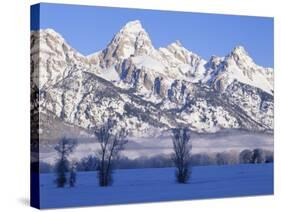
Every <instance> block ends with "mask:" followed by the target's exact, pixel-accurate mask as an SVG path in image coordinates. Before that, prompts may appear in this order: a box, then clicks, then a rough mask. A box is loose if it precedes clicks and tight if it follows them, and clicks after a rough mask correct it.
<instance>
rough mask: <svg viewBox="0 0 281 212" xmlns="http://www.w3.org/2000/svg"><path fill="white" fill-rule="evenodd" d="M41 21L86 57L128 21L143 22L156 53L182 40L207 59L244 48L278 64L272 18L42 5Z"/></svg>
mask: <svg viewBox="0 0 281 212" xmlns="http://www.w3.org/2000/svg"><path fill="white" fill-rule="evenodd" d="M40 20H41V22H40V28H41V29H44V28H53V29H54V30H55V31H57V32H59V33H60V34H61V35H62V36H63V37H64V38H65V39H66V41H67V42H68V43H69V44H70V45H71V46H72V47H73V48H75V49H76V50H78V51H79V52H81V53H82V54H84V55H88V54H91V53H94V52H96V51H98V50H101V49H103V48H105V47H106V45H107V44H108V43H109V42H110V40H111V39H112V37H113V36H114V34H115V33H117V32H118V31H119V30H120V29H121V28H122V27H123V26H124V25H125V24H126V23H127V22H129V21H132V20H140V21H141V23H142V25H143V27H144V28H145V30H146V31H147V32H148V34H149V35H150V38H151V40H152V43H153V45H154V46H155V47H156V48H158V47H165V46H167V45H168V44H170V43H172V42H174V41H176V40H180V42H181V43H182V44H183V45H184V46H185V47H186V48H187V49H189V50H191V51H193V52H195V53H197V54H198V55H200V56H201V57H203V58H204V59H206V60H208V59H209V58H210V57H211V56H212V55H218V56H225V55H227V54H228V53H229V52H230V51H231V50H232V49H233V48H234V47H235V46H237V45H243V46H244V47H245V49H246V50H247V51H248V53H249V54H250V56H251V57H252V58H253V59H254V61H255V62H256V63H257V64H259V65H262V66H266V67H273V64H274V61H273V48H274V47H273V46H274V44H273V18H265V17H251V16H231V15H214V14H202V13H188V12H167V11H155V10H140V9H121V8H108V7H94V6H77V5H64V4H46V3H44V4H41V7H40ZM31 29H32V30H35V29H36V26H35V25H34V24H33V23H32V24H31Z"/></svg>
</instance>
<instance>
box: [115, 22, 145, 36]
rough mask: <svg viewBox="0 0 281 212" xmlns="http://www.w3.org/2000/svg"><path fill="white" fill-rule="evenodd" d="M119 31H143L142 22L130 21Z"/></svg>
mask: <svg viewBox="0 0 281 212" xmlns="http://www.w3.org/2000/svg"><path fill="white" fill-rule="evenodd" d="M120 31H127V32H132V33H139V32H141V31H145V30H144V28H143V27H142V24H141V22H140V21H139V20H134V21H130V22H128V23H127V24H125V26H124V27H123V28H122V29H121V30H120Z"/></svg>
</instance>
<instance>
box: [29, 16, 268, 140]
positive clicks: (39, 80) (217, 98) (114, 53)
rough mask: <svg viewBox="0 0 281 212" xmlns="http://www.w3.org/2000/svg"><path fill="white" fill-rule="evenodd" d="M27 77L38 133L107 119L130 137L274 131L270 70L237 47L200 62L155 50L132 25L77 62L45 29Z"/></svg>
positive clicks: (175, 47)
mask: <svg viewBox="0 0 281 212" xmlns="http://www.w3.org/2000/svg"><path fill="white" fill-rule="evenodd" d="M89 45H90V44H89ZM31 71H32V72H31V78H32V92H33V94H34V93H38V94H39V98H38V102H36V103H34V104H39V105H40V111H39V113H40V114H41V116H40V118H41V123H42V124H41V126H44V125H48V126H44V127H41V128H42V130H43V128H44V129H45V128H47V129H48V128H52V127H53V128H55V127H56V126H57V125H55V124H51V123H54V120H56V123H57V122H60V123H61V124H64V125H66V126H71V127H76V128H79V129H81V130H84V131H87V130H89V129H91V128H92V127H95V126H97V125H100V124H102V123H103V122H104V121H105V120H106V119H107V118H108V117H113V118H115V119H117V120H118V121H119V126H123V127H126V128H127V129H128V130H129V131H130V132H131V133H132V134H134V135H136V136H151V135H156V134H158V133H162V132H163V131H165V130H168V129H169V128H172V127H178V126H187V127H189V128H190V129H191V130H193V131H195V132H200V133H204V132H217V131H219V130H221V129H225V128H235V129H245V130H250V131H268V132H272V131H273V69H271V68H263V67H261V66H258V65H256V64H255V63H254V61H253V60H252V59H251V57H250V56H249V55H248V53H247V52H246V50H245V49H244V48H243V47H242V46H238V47H235V48H234V49H233V50H232V51H231V52H230V53H229V54H228V55H227V56H225V57H216V56H212V57H211V58H210V59H209V60H208V61H206V60H204V59H202V58H201V57H200V56H198V55H197V54H195V53H193V52H191V51H189V50H187V49H186V48H185V47H183V46H182V44H181V43H180V42H179V41H175V42H174V43H172V44H170V45H168V46H167V47H163V48H159V49H156V48H155V47H154V46H153V44H152V41H151V40H150V38H149V35H148V33H147V32H146V31H145V29H144V28H143V27H142V25H141V23H140V22H139V21H132V22H129V23H127V24H126V25H125V26H124V27H123V28H122V29H121V30H120V31H119V32H118V33H117V34H116V35H115V36H114V37H113V39H112V40H111V41H110V42H109V44H108V45H107V46H106V47H105V49H103V50H101V51H99V52H96V53H93V54H91V55H89V56H83V55H82V54H80V53H79V52H77V51H76V50H75V49H73V48H71V47H70V45H69V44H67V42H66V41H65V40H64V39H63V37H62V36H61V35H59V34H58V33H57V32H55V31H54V30H52V29H45V30H40V31H36V32H32V33H31ZM38 73H39V76H38ZM47 123H49V124H47Z"/></svg>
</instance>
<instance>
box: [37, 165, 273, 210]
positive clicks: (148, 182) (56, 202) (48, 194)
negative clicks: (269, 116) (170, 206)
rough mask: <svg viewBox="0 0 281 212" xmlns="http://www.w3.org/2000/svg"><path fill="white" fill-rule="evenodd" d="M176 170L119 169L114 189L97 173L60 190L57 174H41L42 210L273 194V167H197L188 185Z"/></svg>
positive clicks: (85, 176)
mask: <svg viewBox="0 0 281 212" xmlns="http://www.w3.org/2000/svg"><path fill="white" fill-rule="evenodd" d="M174 173H175V172H174V169H173V168H161V169H160V168H159V169H132V170H116V171H115V173H114V184H113V185H112V186H111V187H106V188H104V187H99V186H98V183H97V177H96V173H95V172H81V173H78V174H77V181H78V182H77V186H76V187H75V188H69V187H66V188H63V189H61V188H56V186H55V185H54V184H53V180H54V174H41V175H40V181H41V182H40V189H41V190H40V198H41V208H57V207H72V206H90V205H105V204H122V203H141V202H153V201H171V200H191V199H204V198H223V197H236V196H248V195H269V194H273V164H258V165H253V164H251V165H232V166H231V165H228V166H205V167H203V166H202V167H194V168H193V172H192V177H191V180H190V182H189V183H188V184H177V183H176V182H175V177H174Z"/></svg>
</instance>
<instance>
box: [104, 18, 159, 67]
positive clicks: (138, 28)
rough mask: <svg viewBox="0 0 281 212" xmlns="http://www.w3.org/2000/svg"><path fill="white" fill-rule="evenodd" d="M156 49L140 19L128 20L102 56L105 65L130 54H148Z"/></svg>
mask: <svg viewBox="0 0 281 212" xmlns="http://www.w3.org/2000/svg"><path fill="white" fill-rule="evenodd" d="M153 50H154V47H153V45H152V42H151V40H150V37H149V35H148V33H147V32H146V31H145V29H144V28H143V27H142V24H141V22H140V21H139V20H135V21H131V22H128V23H127V24H126V25H125V26H124V27H122V28H121V30H120V31H119V32H118V33H117V34H116V35H115V36H114V37H113V39H112V40H111V42H110V43H109V44H108V46H107V48H106V49H105V50H104V51H103V53H102V57H103V58H104V60H105V67H110V66H112V64H113V63H115V62H116V61H120V60H122V59H126V58H129V57H130V56H139V55H148V54H150V52H152V51H153Z"/></svg>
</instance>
